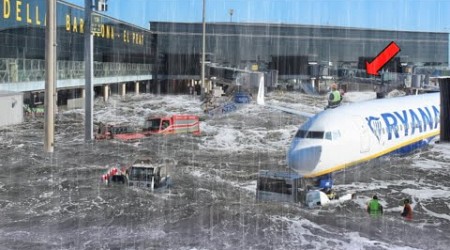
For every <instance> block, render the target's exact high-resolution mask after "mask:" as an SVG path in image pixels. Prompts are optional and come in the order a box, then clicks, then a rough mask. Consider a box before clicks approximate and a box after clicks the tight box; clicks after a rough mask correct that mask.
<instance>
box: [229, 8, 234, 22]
mask: <svg viewBox="0 0 450 250" xmlns="http://www.w3.org/2000/svg"><path fill="white" fill-rule="evenodd" d="M233 13H234V10H233V9H229V10H228V14H230V23H231V22H233Z"/></svg>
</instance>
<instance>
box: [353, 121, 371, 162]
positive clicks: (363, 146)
mask: <svg viewBox="0 0 450 250" xmlns="http://www.w3.org/2000/svg"><path fill="white" fill-rule="evenodd" d="M353 119H354V121H355V123H356V124H357V126H358V127H359V132H360V138H359V142H360V146H359V149H360V152H361V153H366V152H369V151H370V131H369V128H368V127H367V126H364V123H363V122H362V121H363V119H362V118H361V117H359V116H355V117H354V118H353Z"/></svg>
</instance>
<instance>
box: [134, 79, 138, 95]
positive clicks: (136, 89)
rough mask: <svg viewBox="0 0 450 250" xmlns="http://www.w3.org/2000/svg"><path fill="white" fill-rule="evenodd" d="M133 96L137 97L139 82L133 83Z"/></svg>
mask: <svg viewBox="0 0 450 250" xmlns="http://www.w3.org/2000/svg"><path fill="white" fill-rule="evenodd" d="M134 94H135V95H139V82H135V83H134Z"/></svg>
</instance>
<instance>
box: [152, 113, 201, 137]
mask: <svg viewBox="0 0 450 250" xmlns="http://www.w3.org/2000/svg"><path fill="white" fill-rule="evenodd" d="M144 133H146V134H147V133H148V134H180V133H193V134H194V135H199V134H200V122H199V118H198V116H196V115H172V116H167V117H154V118H149V119H147V121H145V124H144Z"/></svg>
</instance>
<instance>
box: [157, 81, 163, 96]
mask: <svg viewBox="0 0 450 250" xmlns="http://www.w3.org/2000/svg"><path fill="white" fill-rule="evenodd" d="M161 84H162V83H161V81H159V80H158V81H156V94H157V95H160V94H161Z"/></svg>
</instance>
